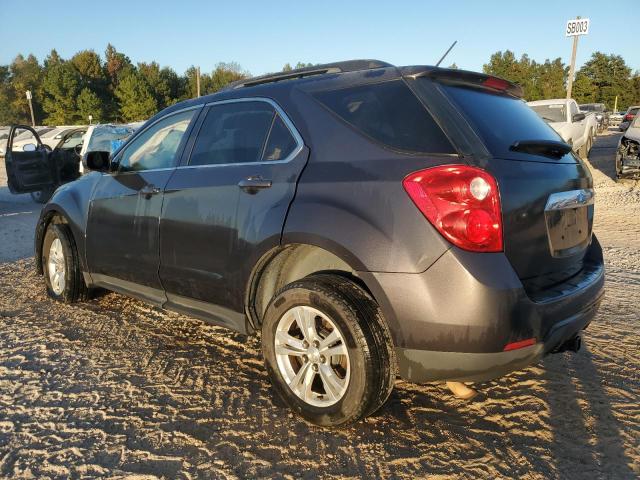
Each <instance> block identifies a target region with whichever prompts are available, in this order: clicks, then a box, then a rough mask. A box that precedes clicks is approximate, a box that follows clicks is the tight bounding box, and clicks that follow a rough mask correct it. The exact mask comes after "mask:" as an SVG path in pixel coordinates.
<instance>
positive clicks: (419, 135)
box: [314, 80, 454, 153]
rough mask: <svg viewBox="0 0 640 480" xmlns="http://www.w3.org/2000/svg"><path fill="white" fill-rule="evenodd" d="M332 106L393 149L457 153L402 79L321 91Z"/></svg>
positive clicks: (323, 100) (319, 96) (322, 98)
mask: <svg viewBox="0 0 640 480" xmlns="http://www.w3.org/2000/svg"><path fill="white" fill-rule="evenodd" d="M314 95H315V97H316V98H317V99H318V100H319V101H320V103H322V104H323V105H325V106H326V107H327V108H329V110H331V111H333V112H334V113H335V114H336V115H338V116H339V117H340V118H342V119H343V120H344V121H346V122H347V123H349V124H351V125H353V126H354V127H355V128H356V129H358V130H360V131H361V132H362V133H364V134H365V135H367V136H369V137H370V138H372V139H374V140H376V141H378V142H380V143H383V144H384V145H387V146H389V147H391V148H393V149H397V150H404V151H409V152H421V153H454V149H453V147H452V146H451V144H450V143H449V141H448V140H447V138H446V137H445V135H444V133H443V132H442V130H441V129H440V127H439V126H438V125H437V124H436V122H435V121H434V120H433V118H432V117H431V115H430V114H429V112H427V110H425V108H424V107H423V106H422V104H421V103H420V101H419V100H418V98H417V97H416V96H415V95H414V94H413V92H411V90H409V87H407V86H406V85H405V83H404V82H402V81H400V80H393V81H390V82H384V83H377V84H369V85H359V86H356V87H349V88H343V89H339V90H330V91H324V92H318V93H315V94H314Z"/></svg>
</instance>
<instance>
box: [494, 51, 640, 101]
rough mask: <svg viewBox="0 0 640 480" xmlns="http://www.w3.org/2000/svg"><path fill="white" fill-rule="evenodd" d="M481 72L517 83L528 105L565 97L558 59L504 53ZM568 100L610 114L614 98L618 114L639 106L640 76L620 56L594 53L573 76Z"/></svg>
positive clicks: (566, 71) (562, 67) (563, 70)
mask: <svg viewBox="0 0 640 480" xmlns="http://www.w3.org/2000/svg"><path fill="white" fill-rule="evenodd" d="M483 71H484V72H485V73H488V74H491V75H496V76H499V77H502V78H505V79H507V80H510V81H512V82H514V83H517V84H518V85H520V86H521V87H522V88H523V90H524V95H525V98H526V99H527V100H529V101H531V100H541V99H548V98H564V97H565V96H566V83H567V78H568V76H569V67H568V66H567V65H565V64H564V63H563V62H562V60H561V59H560V58H556V59H555V60H546V61H545V62H544V63H538V62H536V61H535V60H532V59H530V58H529V56H528V55H526V54H523V55H522V56H521V57H520V59H517V58H516V56H515V54H514V53H513V52H512V51H510V50H506V51H505V52H496V53H494V54H493V55H491V58H490V59H489V62H488V63H486V64H485V65H484V67H483ZM571 96H572V97H573V98H574V99H575V100H576V101H577V102H578V103H604V104H605V105H606V106H607V108H609V109H610V110H612V109H613V108H614V106H615V99H616V96H617V97H618V104H617V108H618V110H622V109H626V108H627V107H628V106H629V105H639V104H640V72H635V73H632V71H631V68H630V67H629V66H627V64H626V63H625V61H624V59H623V58H622V57H621V56H620V55H614V54H610V55H608V54H604V53H602V52H595V53H594V54H593V55H591V58H590V59H589V60H588V61H587V62H586V63H585V64H584V65H583V66H582V67H581V68H580V69H579V70H578V71H577V72H576V75H575V79H574V82H573V90H572V93H571Z"/></svg>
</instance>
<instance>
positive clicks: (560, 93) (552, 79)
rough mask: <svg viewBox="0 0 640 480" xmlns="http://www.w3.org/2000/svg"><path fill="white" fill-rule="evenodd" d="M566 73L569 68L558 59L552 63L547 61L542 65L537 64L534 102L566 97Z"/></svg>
mask: <svg viewBox="0 0 640 480" xmlns="http://www.w3.org/2000/svg"><path fill="white" fill-rule="evenodd" d="M568 72H569V68H568V67H567V66H566V65H565V64H564V63H562V60H561V59H560V58H556V59H555V60H553V61H551V60H549V59H547V60H545V62H544V63H541V64H538V70H537V74H536V77H537V78H536V94H537V95H538V96H537V98H535V100H539V99H545V98H563V97H564V96H565V95H566V89H565V81H566V78H567V74H568ZM531 100H534V99H533V98H532V99H531Z"/></svg>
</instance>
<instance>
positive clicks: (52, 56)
mask: <svg viewBox="0 0 640 480" xmlns="http://www.w3.org/2000/svg"><path fill="white" fill-rule="evenodd" d="M61 62H62V58H60V55H58V51H57V50H56V49H55V48H52V49H51V52H50V53H49V55H47V56H46V57H45V59H44V68H45V70H46V69H47V68H49V67H52V66H53V65H56V64H58V63H61Z"/></svg>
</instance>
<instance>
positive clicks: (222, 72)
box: [207, 62, 249, 93]
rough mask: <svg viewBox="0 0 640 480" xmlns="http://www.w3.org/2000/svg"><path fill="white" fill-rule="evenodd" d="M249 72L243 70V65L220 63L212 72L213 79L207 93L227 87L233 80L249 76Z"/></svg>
mask: <svg viewBox="0 0 640 480" xmlns="http://www.w3.org/2000/svg"><path fill="white" fill-rule="evenodd" d="M248 76H249V72H246V71H244V70H242V67H241V66H240V65H239V64H237V63H235V62H231V63H218V64H217V65H216V68H215V70H214V71H213V72H212V73H211V77H210V78H211V80H210V83H209V85H208V86H207V87H208V88H207V93H214V92H217V91H218V90H221V89H222V88H224V87H226V86H227V85H229V84H230V83H232V82H235V81H237V80H242V79H243V78H247V77H248Z"/></svg>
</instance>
